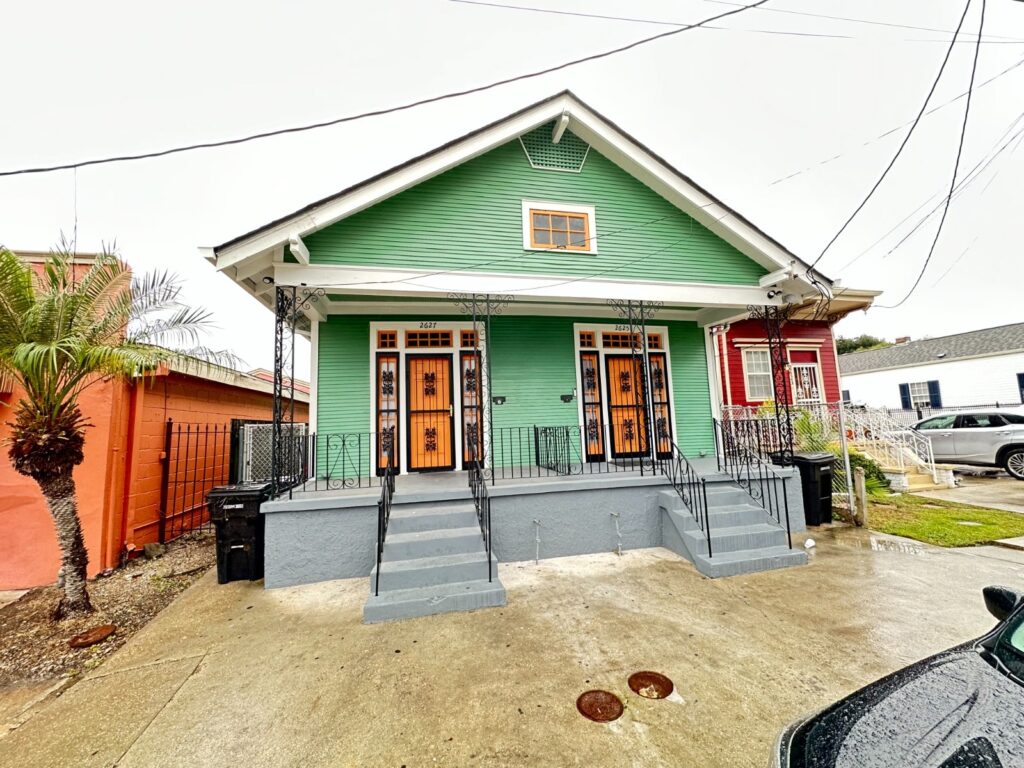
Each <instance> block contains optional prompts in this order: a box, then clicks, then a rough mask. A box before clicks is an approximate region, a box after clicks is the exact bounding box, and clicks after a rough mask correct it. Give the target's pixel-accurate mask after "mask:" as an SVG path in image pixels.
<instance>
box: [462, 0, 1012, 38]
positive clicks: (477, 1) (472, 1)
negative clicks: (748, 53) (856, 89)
mask: <svg viewBox="0 0 1024 768" xmlns="http://www.w3.org/2000/svg"><path fill="white" fill-rule="evenodd" d="M449 2H452V3H462V4H463V5H479V6H483V7H485V8H500V9H502V10H506V11H529V12H532V13H549V14H552V15H555V16H576V17H579V18H584V19H602V20H604V21H627V22H633V23H636V24H657V25H660V26H663V27H684V26H686V22H681V21H664V20H662V19H640V18H637V17H635V16H609V15H605V14H602V13H585V12H583V11H565V10H559V9H556V8H536V7H534V6H530V5H507V4H505V3H489V2H484V0H449ZM705 29H718V30H724V31H727V32H756V33H759V34H764V35H795V36H798V37H830V38H834V39H841V40H855V39H856V38H855V37H853V36H852V35H828V34H820V33H817V32H795V31H792V30H777V29H741V28H739V27H714V26H710V25H706V26H705ZM1021 42H1022V44H1024V41H1021Z"/></svg>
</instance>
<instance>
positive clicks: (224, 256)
mask: <svg viewBox="0 0 1024 768" xmlns="http://www.w3.org/2000/svg"><path fill="white" fill-rule="evenodd" d="M562 115H568V116H569V128H570V129H571V130H572V131H573V133H575V134H576V135H577V136H579V137H580V138H581V139H583V140H584V141H586V142H588V143H589V144H590V145H591V146H593V147H594V148H595V149H597V150H598V151H599V152H601V153H602V154H603V155H605V156H606V157H608V159H609V160H611V161H612V162H613V163H615V164H616V165H618V166H619V167H620V168H622V169H623V170H624V171H626V172H627V173H629V174H630V175H632V176H633V177H634V178H636V179H638V180H639V181H640V182H642V183H643V184H645V185H646V186H648V187H650V188H651V189H652V190H654V191H655V192H656V193H658V194H659V195H661V196H662V197H664V198H665V199H667V200H669V201H670V202H672V203H673V204H674V205H675V206H676V207H677V208H679V209H680V210H681V211H683V212H684V213H686V214H688V215H690V216H692V217H693V218H694V219H696V220H697V221H698V222H699V223H700V224H702V225H703V226H705V227H707V228H708V229H709V230H711V231H712V232H714V233H715V234H716V235H718V236H719V237H721V238H722V239H723V240H725V241H726V242H728V243H729V244H731V245H732V246H734V247H735V248H736V249H737V250H739V251H740V252H741V253H743V254H745V255H746V256H748V257H749V258H751V259H752V260H754V261H755V262H756V263H758V264H760V265H761V266H763V267H764V268H765V269H767V270H769V271H776V270H780V269H791V270H793V269H794V268H795V270H797V271H802V270H804V269H806V268H807V265H806V264H802V263H801V262H800V261H799V260H797V261H796V265H794V259H795V257H794V255H793V254H792V253H790V252H789V251H787V250H786V249H785V248H783V247H781V246H780V245H779V244H777V243H775V242H773V241H772V240H770V239H769V238H768V237H767V236H766V235H764V234H763V233H761V232H759V231H758V230H757V229H756V228H755V227H754V226H752V225H751V224H748V223H747V222H745V221H743V220H741V219H740V218H738V217H737V215H735V214H733V213H732V212H730V211H729V209H728V208H726V207H725V206H724V205H722V204H721V203H720V202H719V201H717V200H715V199H713V198H712V197H710V196H709V195H708V194H706V193H704V192H702V191H701V190H700V189H699V188H697V187H696V186H695V185H693V184H692V183H690V182H688V181H687V180H686V179H685V178H683V177H682V176H681V175H680V173H679V172H678V171H676V170H674V169H672V168H671V167H670V166H668V165H667V164H665V163H664V162H663V161H662V160H660V159H659V158H657V157H655V156H654V155H653V154H651V153H650V152H649V151H647V150H646V149H644V148H643V147H642V146H640V145H639V144H638V143H637V142H636V141H635V140H634V139H632V138H630V137H629V136H627V135H626V134H624V133H623V132H622V131H621V130H620V129H618V128H617V127H615V126H614V125H612V124H611V123H609V122H608V121H607V120H605V119H604V118H603V117H601V116H600V115H598V114H597V113H596V112H594V111H593V110H591V109H590V108H589V107H587V106H586V105H585V104H583V103H582V102H581V101H579V100H578V99H577V98H576V97H575V96H573V95H572V94H570V93H563V94H561V95H559V96H556V97H554V98H551V99H548V100H546V101H544V102H541V103H539V104H536V105H535V106H533V107H529V108H527V109H525V110H523V111H521V112H519V113H517V114H515V115H512V116H510V117H508V118H506V119H504V120H501V121H499V122H497V123H495V124H494V125H492V126H491V127H489V128H487V129H485V130H482V131H478V132H476V133H474V134H471V135H469V136H467V137H465V138H464V139H462V140H458V141H456V142H454V143H453V144H451V145H450V146H448V147H445V148H444V149H441V150H439V151H436V152H432V153H429V154H427V155H425V156H423V157H422V158H420V159H419V160H415V161H413V162H410V163H408V164H406V165H403V166H399V167H398V168H396V169H395V170H394V171H392V172H386V173H384V174H382V175H381V176H380V177H379V178H377V179H375V180H373V181H370V182H368V183H364V184H361V185H357V186H355V187H353V188H352V190H351V191H350V192H348V193H346V194H341V195H339V196H336V197H334V198H331V199H328V200H325V201H324V202H322V203H320V204H318V205H315V206H313V207H311V208H309V209H307V210H303V211H300V212H298V213H296V214H294V215H293V216H290V217H287V218H285V219H283V220H282V221H280V222H278V223H277V224H274V225H273V226H271V227H269V228H264V229H260V230H257V231H255V232H253V233H252V234H251V235H250V236H248V237H245V238H243V239H241V240H239V241H237V242H232V243H229V244H226V245H224V246H220V247H218V248H216V249H213V259H212V260H213V261H214V263H215V265H216V267H217V269H218V270H225V269H227V268H228V267H232V266H235V265H238V264H240V263H241V262H244V261H246V260H248V259H251V258H254V257H257V256H260V255H262V254H264V253H266V252H267V251H268V250H270V249H273V248H275V247H278V246H281V245H282V244H286V243H288V242H289V241H290V240H292V239H293V238H301V237H303V236H304V235H308V234H310V233H312V232H316V231H318V230H320V229H323V228H325V227H328V226H330V225H332V224H334V223H336V222H338V221H341V220H342V219H345V218H347V217H349V216H352V215H353V214H356V213H358V212H360V211H362V210H364V209H366V208H369V207H370V206H373V205H375V204H377V203H379V202H381V201H383V200H385V199H387V198H389V197H392V196H394V195H396V194H398V193H400V192H403V191H404V190H406V189H409V188H411V187H413V186H416V185H417V184H420V183H421V182H423V181H426V180H428V179H430V178H433V177H434V176H437V175H439V174H442V173H444V172H445V171H447V170H449V169H451V168H453V167H455V166H458V165H461V164H462V163H465V162H467V161H469V160H472V159H473V158H475V157H479V156H480V155H483V154H485V153H487V152H489V151H491V150H492V149H494V148H496V147H499V146H501V145H502V144H505V143H507V142H509V141H512V140H514V139H516V138H517V137H519V136H521V135H522V134H524V133H528V132H529V131H531V130H533V129H534V128H536V127H538V126H540V125H543V124H545V123H547V122H550V121H552V120H557V119H559V118H560V117H561V116H562ZM209 253H210V251H209V249H204V255H207V254H209ZM207 258H209V256H208V255H207ZM229 274H230V273H229ZM819 277H822V278H823V279H825V280H827V278H824V276H819Z"/></svg>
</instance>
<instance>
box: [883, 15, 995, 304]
mask: <svg viewBox="0 0 1024 768" xmlns="http://www.w3.org/2000/svg"><path fill="white" fill-rule="evenodd" d="M985 3H986V0H981V17H980V18H979V20H978V44H977V45H975V46H974V61H973V62H972V63H971V82H970V88H969V89H968V91H967V102H966V103H965V104H964V121H963V124H962V125H961V126H960V141H959V143H958V145H957V150H956V162H955V163H954V164H953V179H952V181H951V182H950V186H949V193H948V194H947V195H946V203H945V206H944V207H943V209H942V218H941V219H939V226H938V228H937V229H936V230H935V237H934V238H933V239H932V245H931V248H929V249H928V255H927V256H926V257H925V260H924V264H922V265H921V271H920V272H918V274H917V279H916V280H914V284H913V285H912V286H910V290H909V291H907V295H906V296H904V297H903V298H902V299H900V300H899V301H897V302H896V303H895V304H891V305H888V304H879V305H878V306H880V307H881V308H882V309H896V308H897V307H900V306H902V305H903V304H904V303H906V301H907V299H909V298H910V297H911V296H913V295H914V291H916V290H917V286H919V285H920V284H921V280H922V279H923V278H924V273H925V272H926V271H927V270H928V264H929V263H930V262H931V260H932V255H933V254H934V253H935V246H936V245H938V242H939V238H940V237H941V236H942V228H943V226H944V225H945V223H946V216H947V215H948V214H949V203H950V200H951V199H952V197H953V192H954V191H956V178H957V174H959V172H960V158H961V157H962V156H963V151H964V137H965V136H966V135H967V122H968V120H969V118H970V116H971V90H972V89H973V88H974V78H975V76H976V75H977V72H978V55H979V54H980V52H981V45H980V43H981V33H982V32H983V31H984V29H985Z"/></svg>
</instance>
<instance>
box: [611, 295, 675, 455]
mask: <svg viewBox="0 0 1024 768" xmlns="http://www.w3.org/2000/svg"><path fill="white" fill-rule="evenodd" d="M608 304H609V305H610V306H611V307H612V308H613V309H614V310H615V311H616V312H617V313H618V315H619V317H621V318H622V319H623V320H625V321H626V324H627V326H628V331H629V340H630V343H629V354H630V357H631V358H632V360H631V361H630V365H631V366H632V369H633V371H636V372H639V377H640V382H639V383H640V388H639V391H638V393H637V395H638V397H637V398H636V399H635V402H636V405H635V410H636V423H637V425H638V427H641V426H642V429H643V431H642V432H641V433H640V434H642V435H643V440H644V442H643V443H641V444H640V445H641V449H640V451H641V454H642V455H641V457H640V474H641V475H642V474H643V472H644V465H645V463H646V464H647V466H649V467H651V468H652V469H653V467H654V462H655V459H656V457H657V455H658V454H657V442H658V441H657V436H655V435H654V434H653V429H652V428H653V426H654V413H653V411H652V410H651V408H652V405H651V404H652V398H651V391H650V380H649V378H650V377H649V371H650V364H651V362H650V357H649V355H648V346H647V322H648V321H649V320H652V319H653V318H654V315H655V314H657V312H658V310H660V309H661V308H662V306H663V305H664V302H661V301H657V302H651V301H647V302H645V301H632V300H627V301H623V300H621V299H609V300H608ZM609 427H610V429H614V425H609ZM609 436H610V437H611V435H609ZM638 437H639V436H638Z"/></svg>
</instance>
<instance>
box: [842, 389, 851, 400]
mask: <svg viewBox="0 0 1024 768" xmlns="http://www.w3.org/2000/svg"><path fill="white" fill-rule="evenodd" d="M843 402H844V403H848V402H850V390H848V389H844V390H843Z"/></svg>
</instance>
